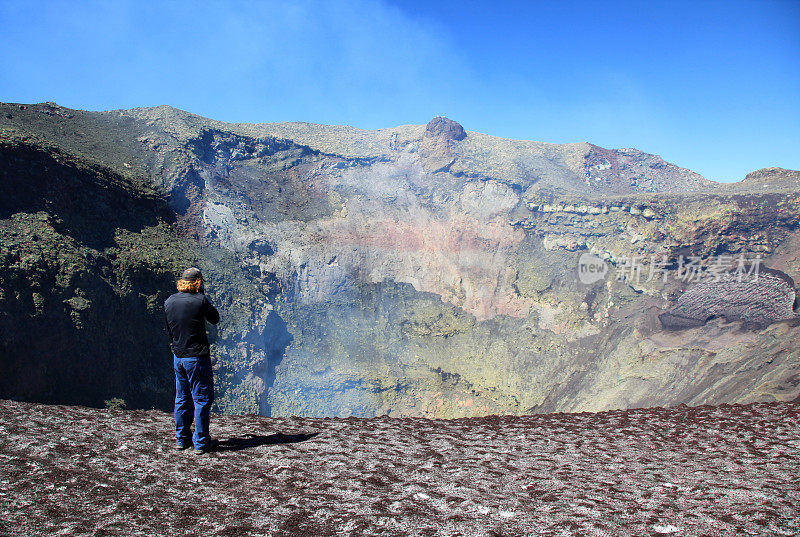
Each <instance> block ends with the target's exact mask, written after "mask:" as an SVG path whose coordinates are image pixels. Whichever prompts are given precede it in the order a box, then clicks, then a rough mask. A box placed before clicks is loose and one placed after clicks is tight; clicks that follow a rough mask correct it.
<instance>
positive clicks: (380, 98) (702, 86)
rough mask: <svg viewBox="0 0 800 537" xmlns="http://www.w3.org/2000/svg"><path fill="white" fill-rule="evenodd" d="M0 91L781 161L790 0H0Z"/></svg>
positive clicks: (796, 114)
mask: <svg viewBox="0 0 800 537" xmlns="http://www.w3.org/2000/svg"><path fill="white" fill-rule="evenodd" d="M0 29H2V31H0V101H6V102H42V101H56V102H58V103H59V104H61V105H64V106H68V107H71V108H82V109H88V110H108V109H117V108H131V107H136V106H155V105H159V104H169V105H172V106H176V107H178V108H183V109H185V110H189V111H191V112H194V113H197V114H200V115H203V116H208V117H213V118H215V119H220V120H224V121H244V122H273V121H309V122H314V123H331V124H349V125H354V126H356V127H361V128H367V129H373V128H381V127H391V126H395V125H400V124H408V123H426V122H427V121H428V120H429V119H430V118H431V117H433V116H435V115H446V116H448V117H451V118H453V119H455V120H457V121H459V122H460V123H462V124H463V125H464V127H465V128H466V129H468V130H474V131H480V132H485V133H488V134H493V135H497V136H503V137H507V138H520V139H528V140H539V141H544V142H559V143H560V142H581V141H588V142H592V143H594V144H597V145H601V146H604V147H609V148H618V147H637V148H639V149H642V150H644V151H647V152H650V153H656V154H659V155H661V156H662V157H664V158H665V159H667V160H669V161H671V162H673V163H675V164H677V165H679V166H684V167H687V168H691V169H693V170H695V171H697V172H699V173H701V174H703V175H704V176H706V177H707V178H709V179H715V180H727V181H730V180H738V179H741V178H742V177H743V176H744V175H745V174H746V173H747V172H749V171H752V170H755V169H758V168H762V167H766V166H782V167H786V168H793V169H800V1H798V0H784V1H770V0H761V1H749V2H741V1H735V0H729V1H724V2H723V1H717V2H714V1H705V2H704V1H700V0H695V1H693V2H683V1H679V0H678V1H662V2H645V1H638V2H602V1H597V0H596V1H546V2H544V1H542V2H538V1H528V2H497V1H494V2H474V1H473V2H470V1H467V0H462V1H459V2H455V1H453V2H450V1H443V2H436V1H433V0H429V1H401V0H397V1H388V0H387V1H374V0H341V1H331V2H322V1H312V0H302V1H296V2H292V1H288V0H284V1H279V2H278V1H276V2H273V1H262V2H203V1H200V0H194V1H166V2H141V1H125V0H120V1H110V0H109V1H105V2H97V1H94V2H92V1H87V2H77V1H71V2H57V1H52V2H39V1H30V0H28V1H10V0H0Z"/></svg>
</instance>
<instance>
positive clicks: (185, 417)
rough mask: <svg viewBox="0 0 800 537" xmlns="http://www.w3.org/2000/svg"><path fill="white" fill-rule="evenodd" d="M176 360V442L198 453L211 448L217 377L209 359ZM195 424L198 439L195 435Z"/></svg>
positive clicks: (195, 357)
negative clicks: (190, 445)
mask: <svg viewBox="0 0 800 537" xmlns="http://www.w3.org/2000/svg"><path fill="white" fill-rule="evenodd" d="M173 358H174V359H175V438H176V439H177V441H178V442H179V443H181V444H188V443H189V439H190V438H191V440H192V443H193V444H194V448H195V449H205V448H208V447H210V445H211V436H210V435H209V432H208V425H209V421H210V417H211V403H213V402H214V374H213V372H212V370H211V359H210V358H209V357H208V356H205V357H203V356H200V357H198V356H193V357H190V358H178V357H177V356H175V355H173ZM192 421H194V435H192Z"/></svg>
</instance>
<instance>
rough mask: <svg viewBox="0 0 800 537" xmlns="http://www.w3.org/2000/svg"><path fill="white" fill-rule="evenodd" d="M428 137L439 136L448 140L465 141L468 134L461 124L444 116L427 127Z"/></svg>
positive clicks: (437, 117) (438, 117)
mask: <svg viewBox="0 0 800 537" xmlns="http://www.w3.org/2000/svg"><path fill="white" fill-rule="evenodd" d="M425 134H426V135H427V136H437V137H441V138H444V139H446V140H463V139H464V138H466V137H467V133H466V131H465V130H464V127H462V126H461V125H460V124H459V123H457V122H455V121H453V120H452V119H449V118H446V117H444V116H436V117H435V118H433V119H432V120H430V121H429V122H428V125H427V126H426V127H425Z"/></svg>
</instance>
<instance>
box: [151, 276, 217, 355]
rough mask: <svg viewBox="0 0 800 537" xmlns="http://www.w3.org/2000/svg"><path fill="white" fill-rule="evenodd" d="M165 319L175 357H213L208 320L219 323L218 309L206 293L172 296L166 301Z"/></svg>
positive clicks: (176, 294)
mask: <svg viewBox="0 0 800 537" xmlns="http://www.w3.org/2000/svg"><path fill="white" fill-rule="evenodd" d="M164 319H165V320H166V322H167V332H169V337H170V339H171V340H172V341H171V343H172V352H173V353H174V354H175V356H177V357H179V358H187V357H189V356H211V352H210V351H209V349H208V336H207V335H206V323H205V322H206V321H208V322H210V323H211V324H217V323H218V322H219V312H218V311H217V309H216V308H215V307H214V306H212V305H211V301H210V300H208V298H207V297H206V295H205V294H203V293H183V292H181V293H175V294H174V295H171V296H170V297H169V298H168V299H167V300H166V302H164Z"/></svg>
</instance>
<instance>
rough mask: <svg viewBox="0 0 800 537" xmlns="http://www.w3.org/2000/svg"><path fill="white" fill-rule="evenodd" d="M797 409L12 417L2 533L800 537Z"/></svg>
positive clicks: (21, 412) (1, 450)
mask: <svg viewBox="0 0 800 537" xmlns="http://www.w3.org/2000/svg"><path fill="white" fill-rule="evenodd" d="M799 417H800V405H798V404H797V403H755V404H750V405H722V406H718V407H713V406H703V407H686V406H681V407H675V408H650V409H635V410H627V411H608V412H602V413H596V414H595V413H582V414H547V415H532V416H519V417H516V416H514V417H512V416H487V417H482V418H464V419H456V420H427V419H422V418H404V419H395V418H372V419H357V418H337V419H316V418H315V419H312V418H264V417H256V416H229V417H215V418H214V420H213V423H212V429H213V430H212V432H213V433H214V435H215V436H217V437H218V438H219V439H220V440H221V448H220V450H219V451H218V452H216V453H212V454H209V455H204V456H196V455H194V454H193V453H192V452H191V451H188V452H187V451H184V452H178V451H175V450H174V449H173V442H172V437H171V435H172V423H171V416H170V415H168V414H165V413H163V412H159V411H121V410H97V409H91V408H85V407H68V406H46V405H38V404H30V403H20V402H14V401H0V497H2V500H0V534H2V535H8V536H13V537H18V536H29V535H97V536H100V535H209V536H211V535H219V536H223V535H227V536H236V535H284V536H289V535H315V536H324V535H397V536H401V535H448V536H456V535H461V536H472V535H495V536H498V535H614V536H623V535H659V534H674V535H692V536H695V535H715V536H716V535H797V534H798V533H800V492H798V486H797V482H798V475H800V424H798V418H799Z"/></svg>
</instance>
